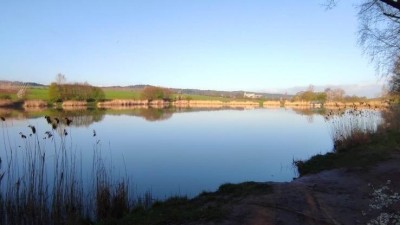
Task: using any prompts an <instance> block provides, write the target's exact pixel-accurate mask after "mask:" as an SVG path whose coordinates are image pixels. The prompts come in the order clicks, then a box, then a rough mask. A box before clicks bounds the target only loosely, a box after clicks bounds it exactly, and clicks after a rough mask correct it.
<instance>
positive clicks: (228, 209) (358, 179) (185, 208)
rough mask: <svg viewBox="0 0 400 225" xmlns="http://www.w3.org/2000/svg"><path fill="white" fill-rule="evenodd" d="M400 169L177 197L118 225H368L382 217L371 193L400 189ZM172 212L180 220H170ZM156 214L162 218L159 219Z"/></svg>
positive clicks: (399, 158) (381, 167) (382, 165)
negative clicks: (372, 205) (376, 189)
mask: <svg viewBox="0 0 400 225" xmlns="http://www.w3.org/2000/svg"><path fill="white" fill-rule="evenodd" d="M399 163H400V154H399V153H397V154H394V155H393V157H392V158H391V159H389V160H386V161H382V162H379V163H377V164H374V165H370V166H368V167H354V168H340V169H332V170H327V171H322V172H319V173H317V174H311V175H306V176H303V177H300V178H297V179H295V180H293V181H290V182H244V183H239V184H224V185H221V186H220V187H219V189H218V190H217V191H215V192H204V193H202V194H199V195H198V196H196V197H194V198H192V199H187V198H184V197H173V198H171V199H167V200H165V201H162V202H158V203H155V204H154V205H153V206H152V207H151V208H150V209H147V210H145V209H142V210H140V209H137V210H136V211H135V210H134V211H133V212H132V213H131V214H128V215H127V216H126V217H124V218H122V219H121V220H118V221H119V223H115V224H125V223H133V224H166V223H168V224H170V223H172V224H175V223H176V224H191V225H200V224H210V225H211V224H222V225H225V224H226V225H228V224H233V225H236V224H237V225H239V224H291V225H297V224H299V225H300V224H367V223H368V222H369V221H370V220H372V219H374V218H376V216H377V215H376V212H374V211H373V210H371V208H370V207H369V204H370V202H371V193H372V192H373V189H372V187H380V186H382V185H385V184H386V183H387V181H388V180H390V181H391V183H390V188H391V189H393V190H398V189H400V180H399V179H398V176H399V175H400V167H399V166H398V165H399ZM178 203H179V204H178ZM172 208H174V209H172ZM170 210H171V211H172V212H175V210H176V211H177V212H176V213H178V214H179V215H166V214H167V213H171V211H170ZM154 214H160V215H163V216H160V217H159V218H156V219H154V217H157V216H156V215H154ZM164 214H165V215H164ZM114 222H115V221H114Z"/></svg>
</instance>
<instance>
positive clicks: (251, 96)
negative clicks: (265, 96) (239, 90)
mask: <svg viewBox="0 0 400 225" xmlns="http://www.w3.org/2000/svg"><path fill="white" fill-rule="evenodd" d="M244 97H245V98H261V97H262V95H257V94H254V93H247V92H245V93H244Z"/></svg>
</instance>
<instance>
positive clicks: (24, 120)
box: [0, 108, 333, 199]
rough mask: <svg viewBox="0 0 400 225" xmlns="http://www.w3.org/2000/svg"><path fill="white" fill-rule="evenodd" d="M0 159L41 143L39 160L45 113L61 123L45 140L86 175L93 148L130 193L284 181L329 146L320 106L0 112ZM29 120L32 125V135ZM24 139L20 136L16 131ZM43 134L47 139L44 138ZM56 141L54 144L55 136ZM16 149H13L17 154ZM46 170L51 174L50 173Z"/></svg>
mask: <svg viewBox="0 0 400 225" xmlns="http://www.w3.org/2000/svg"><path fill="white" fill-rule="evenodd" d="M1 113H2V115H6V117H7V119H6V121H5V122H1V125H2V129H1V132H2V133H1V142H2V143H4V144H2V145H1V146H2V147H1V149H0V157H1V158H2V159H3V160H4V159H6V158H7V157H10V156H9V155H8V156H7V155H6V148H13V149H19V150H18V151H26V150H24V146H27V145H29V146H33V145H35V144H36V143H40V145H42V146H43V147H42V149H44V151H46V153H48V154H46V157H49V158H51V157H54V154H52V152H51V148H52V146H54V142H51V141H50V140H49V138H47V137H46V135H45V134H44V133H45V132H46V131H52V128H51V126H50V125H49V124H48V123H47V122H46V119H45V118H44V116H45V115H49V116H51V117H57V118H60V120H64V119H63V118H65V117H68V118H70V119H72V123H71V125H70V126H66V125H65V124H62V123H61V122H60V125H59V126H58V128H57V129H56V130H55V131H54V132H53V133H54V136H53V137H51V138H52V140H61V139H60V137H61V136H63V135H64V130H65V132H66V133H67V136H65V135H64V138H63V140H64V141H65V144H66V146H67V150H69V151H72V152H73V153H74V155H75V156H77V157H78V158H79V160H78V162H79V163H81V164H82V174H83V177H85V176H89V175H88V174H89V172H88V171H90V170H91V165H92V161H93V158H92V156H93V153H94V151H99V152H101V156H102V158H103V159H104V161H105V162H106V165H107V166H108V167H109V168H110V173H112V175H113V177H115V178H117V177H120V176H127V177H129V179H130V186H131V188H133V190H134V191H135V194H137V195H141V194H143V193H144V192H146V191H150V192H151V193H152V195H153V196H154V197H155V198H161V199H163V198H165V197H169V196H172V195H188V196H190V197H193V196H195V195H197V194H199V193H200V192H202V191H204V190H205V191H215V190H216V189H217V188H218V187H219V186H220V185H221V184H224V183H228V182H229V183H239V182H244V181H290V180H292V179H293V178H294V177H296V176H297V174H296V170H295V168H294V167H293V165H292V162H293V160H296V159H307V158H309V157H311V156H313V155H315V154H318V153H325V152H327V151H330V150H332V146H333V144H332V138H331V129H330V125H329V123H327V122H326V121H325V120H324V116H323V110H322V112H321V110H316V111H310V110H293V109H285V108H275V109H265V108H260V109H218V110H217V109H196V110H195V109H173V108H172V109H120V110H99V109H93V110H78V111H63V110H50V109H47V110H39V111H13V110H9V111H7V110H3V111H1ZM28 125H33V126H35V128H36V132H37V138H36V139H35V138H34V137H35V135H33V136H32V137H30V136H29V135H30V134H31V133H32V131H31V129H30V128H29V127H28ZM20 132H22V134H23V135H25V136H27V138H26V139H23V138H21V135H20V134H19V133H20ZM45 138H46V139H45ZM55 142H57V141H55ZM18 151H17V152H18ZM50 173H51V172H50Z"/></svg>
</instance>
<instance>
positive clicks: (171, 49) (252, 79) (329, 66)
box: [0, 0, 378, 91]
mask: <svg viewBox="0 0 400 225" xmlns="http://www.w3.org/2000/svg"><path fill="white" fill-rule="evenodd" d="M352 2H353V1H340V4H339V5H338V7H336V8H335V9H333V10H330V11H326V10H325V9H324V7H323V6H321V4H322V3H324V0H311V1H297V0H283V1H267V0H246V1H244V0H140V1H135V0H131V1H128V0H126V1H122V0H115V1H99V0H87V1H76V0H69V1H54V0H52V1H50V0H49V1H44V0H37V1H28V0H25V1H24V0H2V1H1V2H0V79H6V80H21V81H34V82H39V83H44V84H48V83H50V82H52V81H53V80H54V78H55V76H56V74H57V73H63V74H65V75H66V77H67V80H68V81H70V82H85V81H87V82H89V83H91V84H93V85H101V86H103V85H131V84H152V85H159V86H166V87H178V88H200V89H218V90H254V91H256V90H267V91H268V90H278V91H282V90H285V89H287V88H291V87H298V86H308V85H309V84H313V85H316V86H326V85H355V84H359V85H366V84H368V85H371V84H372V85H374V84H375V83H376V82H377V80H378V78H377V76H376V75H375V71H374V68H373V65H372V64H371V63H370V61H369V58H368V57H367V56H365V55H363V54H362V50H361V48H360V47H359V46H358V44H357V26H358V23H357V18H356V13H357V11H356V9H355V8H354V6H353V3H352Z"/></svg>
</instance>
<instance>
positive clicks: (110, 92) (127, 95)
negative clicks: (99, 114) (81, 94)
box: [103, 89, 140, 100]
mask: <svg viewBox="0 0 400 225" xmlns="http://www.w3.org/2000/svg"><path fill="white" fill-rule="evenodd" d="M103 91H104V94H105V95H106V99H107V100H112V99H139V98H140V91H137V90H115V89H103Z"/></svg>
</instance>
